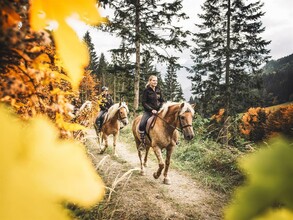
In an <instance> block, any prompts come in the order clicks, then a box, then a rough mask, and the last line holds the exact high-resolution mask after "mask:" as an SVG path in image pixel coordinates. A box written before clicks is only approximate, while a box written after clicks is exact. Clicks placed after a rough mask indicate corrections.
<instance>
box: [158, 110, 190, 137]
mask: <svg viewBox="0 0 293 220" xmlns="http://www.w3.org/2000/svg"><path fill="white" fill-rule="evenodd" d="M155 117H158V118H159V119H161V120H162V121H163V122H165V123H166V124H167V125H168V126H169V127H171V128H173V129H176V130H177V131H179V132H181V133H182V131H183V129H184V128H187V127H192V124H184V123H182V120H181V118H180V115H179V112H178V114H177V119H178V120H179V124H180V128H177V127H176V126H173V125H171V124H169V122H167V121H166V120H165V119H164V118H162V117H161V116H159V115H158V114H155Z"/></svg>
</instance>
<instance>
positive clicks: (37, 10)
mask: <svg viewBox="0 0 293 220" xmlns="http://www.w3.org/2000/svg"><path fill="white" fill-rule="evenodd" d="M30 15H31V20H30V23H31V26H32V28H33V29H34V30H36V31H39V30H42V29H44V28H46V27H47V26H48V25H49V24H52V23H53V22H55V23H57V26H58V27H57V28H56V29H55V30H53V37H54V39H55V43H56V48H57V52H58V54H59V55H60V57H61V59H62V61H63V64H64V68H65V69H66V70H67V71H68V75H69V77H70V78H71V82H72V86H73V88H75V89H77V88H78V85H79V82H80V81H81V79H82V75H83V71H84V67H86V66H87V65H88V62H89V55H88V50H87V48H86V45H85V44H84V43H83V42H81V40H80V39H79V38H78V36H77V34H76V33H75V32H74V31H73V29H72V28H71V27H70V26H69V25H68V23H67V19H69V18H72V17H74V18H76V19H78V20H81V21H83V22H85V23H86V24H90V25H97V24H100V23H101V22H105V21H106V19H105V18H102V17H101V16H100V14H99V12H98V10H97V8H96V0H87V1H84V0H75V1H69V0H62V1H60V0H32V1H31V10H30Z"/></svg>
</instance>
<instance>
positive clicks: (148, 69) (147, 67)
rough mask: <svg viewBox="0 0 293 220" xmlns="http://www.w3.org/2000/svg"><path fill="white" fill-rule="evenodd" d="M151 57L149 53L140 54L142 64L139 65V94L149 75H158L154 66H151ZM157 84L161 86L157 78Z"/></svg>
mask: <svg viewBox="0 0 293 220" xmlns="http://www.w3.org/2000/svg"><path fill="white" fill-rule="evenodd" d="M153 61H154V59H153V57H152V56H151V55H150V53H148V52H145V53H144V54H142V63H141V65H140V67H141V75H140V84H139V91H140V94H141V92H142V90H143V89H144V88H145V85H146V83H147V82H148V79H149V77H150V76H151V75H155V76H157V77H158V75H159V73H158V71H157V69H156V68H155V66H154V65H153ZM158 82H159V84H162V81H160V79H159V78H158Z"/></svg>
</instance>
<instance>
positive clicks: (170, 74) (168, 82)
mask: <svg viewBox="0 0 293 220" xmlns="http://www.w3.org/2000/svg"><path fill="white" fill-rule="evenodd" d="M176 60H177V58H174V57H173V59H172V60H170V61H169V64H168V66H167V74H166V76H165V80H164V85H165V88H164V96H165V99H166V100H168V101H180V99H181V98H183V97H182V96H183V92H182V88H181V86H180V84H179V83H178V77H177V70H179V69H180V66H179V65H178V64H177V63H176Z"/></svg>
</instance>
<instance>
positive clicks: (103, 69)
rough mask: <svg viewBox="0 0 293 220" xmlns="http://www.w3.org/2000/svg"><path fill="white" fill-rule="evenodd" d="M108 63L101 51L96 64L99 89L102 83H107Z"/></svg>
mask: <svg viewBox="0 0 293 220" xmlns="http://www.w3.org/2000/svg"><path fill="white" fill-rule="evenodd" d="M107 68H108V63H107V60H106V58H105V56H104V54H103V53H101V55H100V58H99V61H98V66H97V71H96V73H97V79H98V80H99V82H100V83H99V90H101V88H102V86H103V85H105V86H106V85H107V82H106V76H105V75H106V73H107Z"/></svg>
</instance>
